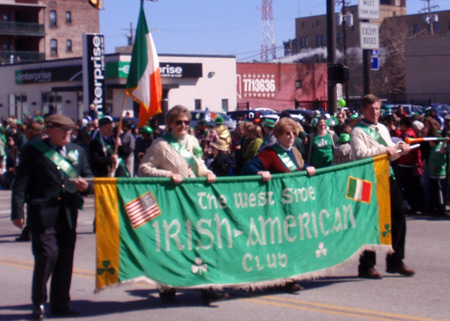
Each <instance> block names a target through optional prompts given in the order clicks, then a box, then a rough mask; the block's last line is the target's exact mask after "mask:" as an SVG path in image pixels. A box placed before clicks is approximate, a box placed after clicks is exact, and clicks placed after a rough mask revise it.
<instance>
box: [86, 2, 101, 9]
mask: <svg viewBox="0 0 450 321" xmlns="http://www.w3.org/2000/svg"><path fill="white" fill-rule="evenodd" d="M88 1H89V4H90V5H91V6H93V7H95V8H97V9H100V8H101V6H102V2H101V1H100V0H88Z"/></svg>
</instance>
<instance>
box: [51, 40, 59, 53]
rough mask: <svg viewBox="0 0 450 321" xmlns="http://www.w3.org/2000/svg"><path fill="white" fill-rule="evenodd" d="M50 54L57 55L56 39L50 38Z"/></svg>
mask: <svg viewBox="0 0 450 321" xmlns="http://www.w3.org/2000/svg"><path fill="white" fill-rule="evenodd" d="M50 55H51V56H57V55H58V40H56V39H50Z"/></svg>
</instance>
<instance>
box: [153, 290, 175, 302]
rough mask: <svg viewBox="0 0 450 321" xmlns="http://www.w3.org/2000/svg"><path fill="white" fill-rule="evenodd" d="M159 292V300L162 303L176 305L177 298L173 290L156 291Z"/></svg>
mask: <svg viewBox="0 0 450 321" xmlns="http://www.w3.org/2000/svg"><path fill="white" fill-rule="evenodd" d="M158 292H159V298H160V299H161V301H162V302H164V303H166V304H174V303H178V300H177V297H176V293H177V292H176V290H175V289H164V290H161V289H158Z"/></svg>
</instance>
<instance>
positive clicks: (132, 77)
mask: <svg viewBox="0 0 450 321" xmlns="http://www.w3.org/2000/svg"><path fill="white" fill-rule="evenodd" d="M126 92H127V94H128V95H130V96H131V97H132V98H133V99H134V100H135V101H136V102H137V103H138V104H139V122H138V126H139V127H143V126H144V125H145V123H146V122H147V121H148V120H149V119H150V118H151V117H152V116H154V115H156V114H159V113H161V97H162V85H161V73H160V69H159V60H158V56H157V54H156V50H155V45H154V44H153V39H152V35H151V34H150V32H149V30H148V26H147V20H146V19H145V13H144V6H143V1H141V9H140V13H139V20H138V24H137V29H136V37H135V40H134V45H133V54H132V56H131V63H130V73H129V74H128V79H127V85H126Z"/></svg>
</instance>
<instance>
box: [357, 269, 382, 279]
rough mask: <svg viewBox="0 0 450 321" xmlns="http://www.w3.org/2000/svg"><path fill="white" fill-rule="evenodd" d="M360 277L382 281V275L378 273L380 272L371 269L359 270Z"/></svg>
mask: <svg viewBox="0 0 450 321" xmlns="http://www.w3.org/2000/svg"><path fill="white" fill-rule="evenodd" d="M358 277H359V278H363V279H374V280H378V279H381V274H380V273H378V271H377V270H375V268H369V269H364V270H359V273H358Z"/></svg>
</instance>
